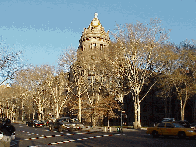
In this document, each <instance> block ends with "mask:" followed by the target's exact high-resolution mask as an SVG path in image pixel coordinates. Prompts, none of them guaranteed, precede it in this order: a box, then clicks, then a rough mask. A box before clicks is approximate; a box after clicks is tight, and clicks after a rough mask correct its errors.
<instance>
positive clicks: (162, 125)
mask: <svg viewBox="0 0 196 147" xmlns="http://www.w3.org/2000/svg"><path fill="white" fill-rule="evenodd" d="M157 127H159V128H164V127H165V123H160V124H158V126H157Z"/></svg>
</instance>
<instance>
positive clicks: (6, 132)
mask: <svg viewBox="0 0 196 147" xmlns="http://www.w3.org/2000/svg"><path fill="white" fill-rule="evenodd" d="M0 132H2V134H3V137H1V138H0V145H1V146H3V147H10V142H11V140H12V137H11V136H13V134H14V133H15V127H14V126H13V125H11V120H10V119H6V120H5V122H3V123H1V124H0Z"/></svg>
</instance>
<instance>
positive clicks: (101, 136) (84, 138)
mask: <svg viewBox="0 0 196 147" xmlns="http://www.w3.org/2000/svg"><path fill="white" fill-rule="evenodd" d="M115 135H125V134H109V135H101V136H91V137H87V138H78V139H76V140H65V141H59V142H53V143H49V144H48V145H54V144H57V143H58V144H61V143H67V142H73V141H77V140H79V141H81V140H86V139H93V138H97V137H106V136H115Z"/></svg>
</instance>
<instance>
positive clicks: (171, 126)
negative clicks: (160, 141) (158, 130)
mask: <svg viewBox="0 0 196 147" xmlns="http://www.w3.org/2000/svg"><path fill="white" fill-rule="evenodd" d="M166 128H174V127H173V125H172V124H170V123H166Z"/></svg>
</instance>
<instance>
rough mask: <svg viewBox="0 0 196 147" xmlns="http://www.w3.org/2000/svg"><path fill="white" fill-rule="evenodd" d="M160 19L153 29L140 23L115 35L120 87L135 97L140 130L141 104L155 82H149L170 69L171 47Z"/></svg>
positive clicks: (114, 61) (136, 118)
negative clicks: (168, 65)
mask: <svg viewBox="0 0 196 147" xmlns="http://www.w3.org/2000/svg"><path fill="white" fill-rule="evenodd" d="M159 24H160V20H159V19H154V20H152V21H151V23H150V26H145V25H143V24H142V23H139V22H137V24H136V25H132V24H126V25H125V26H123V27H120V26H118V32H117V33H115V34H113V36H114V39H115V40H114V43H113V44H112V46H111V50H114V51H112V54H113V55H115V54H116V55H119V53H118V52H120V55H119V56H111V57H112V58H111V59H110V62H111V63H113V65H117V66H116V68H115V69H116V71H117V73H118V76H117V78H118V79H119V87H122V88H123V89H124V91H127V93H123V94H128V93H131V94H132V98H133V101H134V111H135V123H134V128H140V127H141V122H140V104H141V102H142V100H143V99H144V98H145V97H146V95H147V94H148V93H149V91H150V90H151V89H152V87H153V86H154V85H155V83H156V82H157V81H156V78H154V81H149V80H150V79H153V78H152V77H156V75H157V74H159V73H160V72H161V71H162V70H163V68H165V66H166V63H167V62H166V59H168V58H169V56H168V55H167V54H165V53H166V52H168V51H167V50H168V48H166V47H165V46H166V45H167V42H166V40H167V39H168V37H167V34H168V32H166V31H165V30H164V29H162V28H161V27H160V26H159ZM146 84H148V85H149V86H148V87H149V89H148V90H147V92H145V94H144V95H141V92H142V90H143V88H144V86H145V85H146Z"/></svg>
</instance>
